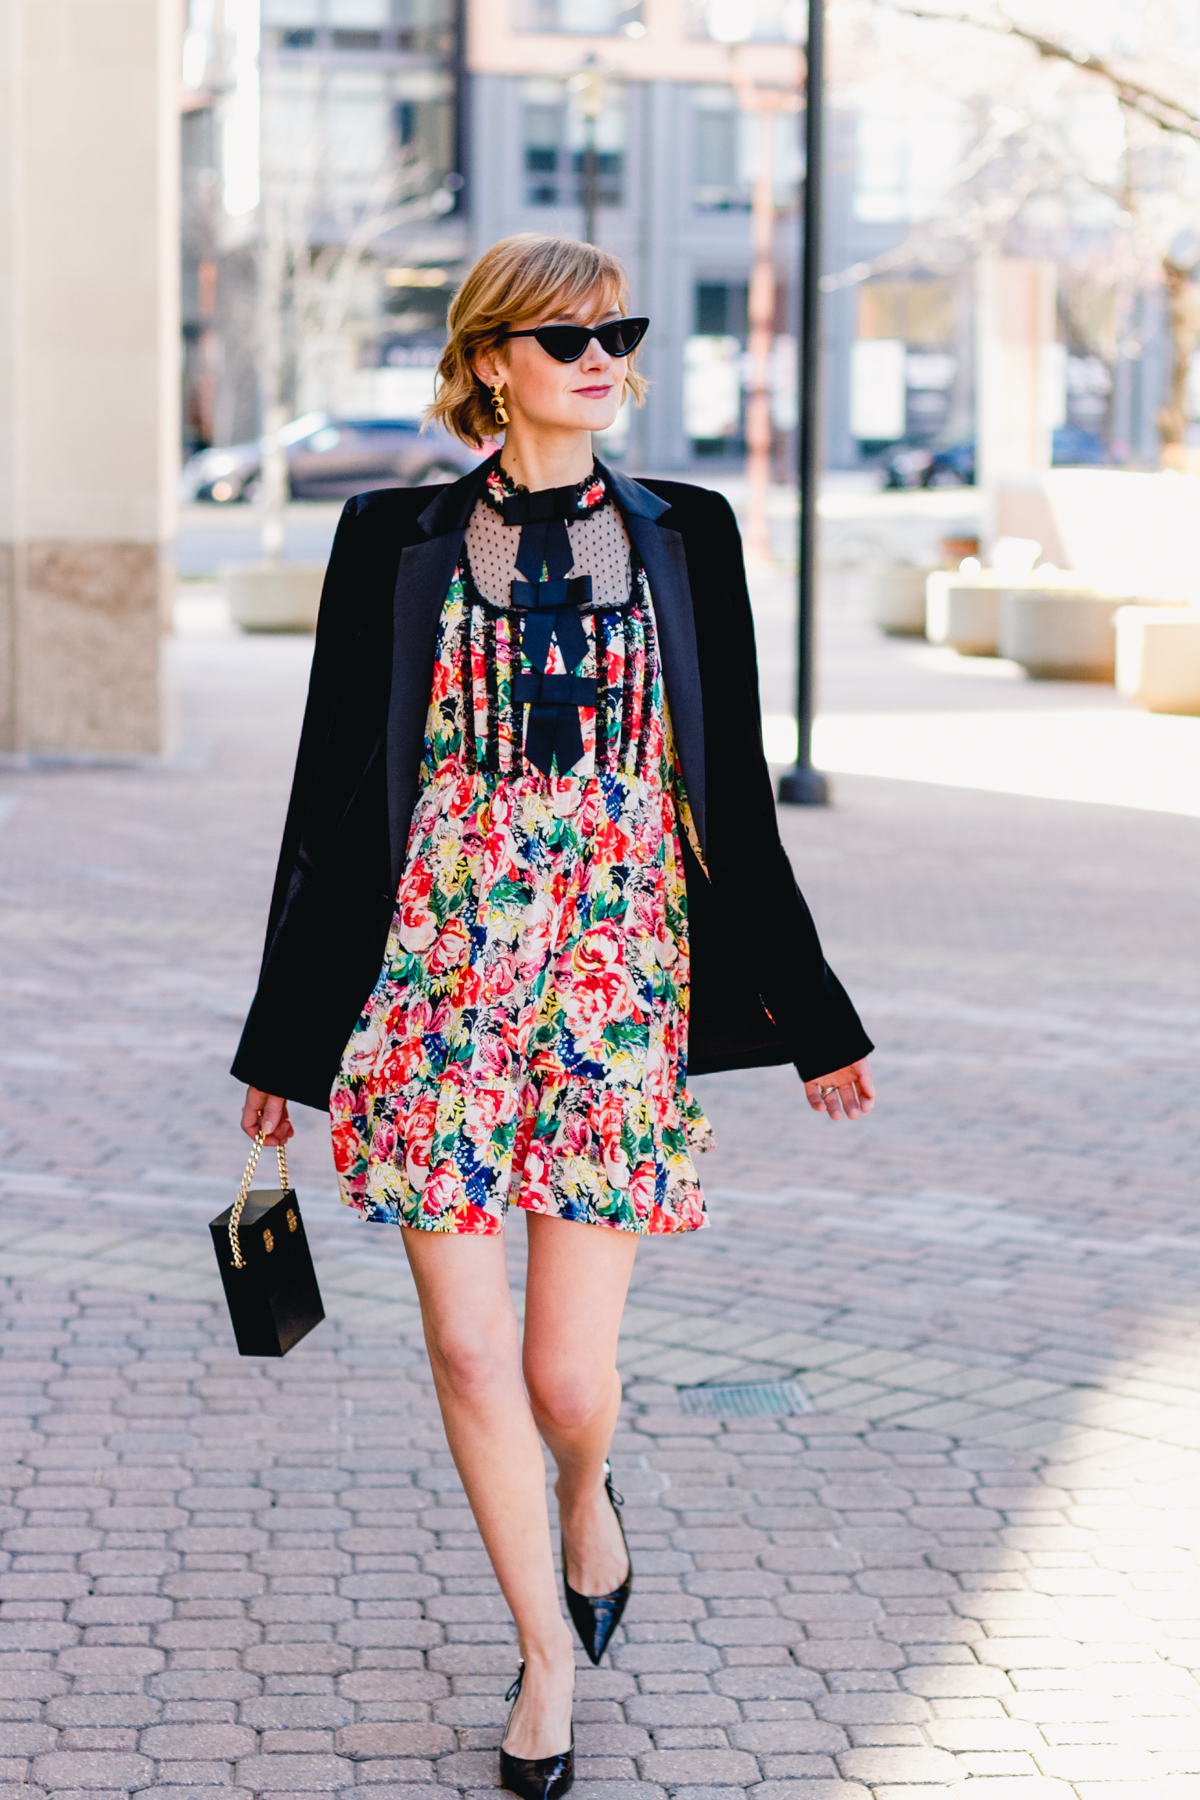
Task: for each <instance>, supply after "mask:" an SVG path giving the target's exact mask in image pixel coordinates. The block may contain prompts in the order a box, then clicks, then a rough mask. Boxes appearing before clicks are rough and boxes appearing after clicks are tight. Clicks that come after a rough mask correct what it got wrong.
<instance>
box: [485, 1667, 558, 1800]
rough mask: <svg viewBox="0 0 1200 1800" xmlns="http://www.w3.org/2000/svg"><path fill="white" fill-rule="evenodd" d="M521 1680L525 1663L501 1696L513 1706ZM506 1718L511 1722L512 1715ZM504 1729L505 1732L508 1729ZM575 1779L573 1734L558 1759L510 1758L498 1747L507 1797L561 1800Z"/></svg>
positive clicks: (530, 1799)
mask: <svg viewBox="0 0 1200 1800" xmlns="http://www.w3.org/2000/svg"><path fill="white" fill-rule="evenodd" d="M524 1679H525V1664H524V1663H521V1664H519V1666H518V1668H517V1678H516V1680H515V1681H514V1682H513V1684H512V1686H511V1687H510V1688H509V1690H508V1692H507V1694H505V1696H504V1698H505V1699H506V1700H511V1701H512V1703H513V1705H514V1707H515V1706H516V1703H517V1695H518V1694H519V1693H520V1692H521V1683H522V1681H524ZM508 1717H509V1720H510V1722H511V1720H512V1713H511V1712H510V1713H509V1715H508ZM505 1729H506V1731H507V1727H506V1728H505ZM574 1779H575V1733H574V1731H572V1733H571V1742H570V1745H569V1747H568V1748H567V1749H566V1750H563V1751H560V1752H559V1754H558V1755H557V1756H510V1755H509V1753H508V1751H507V1750H506V1749H505V1748H504V1746H503V1745H501V1747H500V1786H501V1787H506V1788H507V1789H508V1791H509V1793H510V1794H520V1796H521V1800H560V1795H562V1794H565V1793H566V1791H567V1789H568V1788H569V1787H570V1786H571V1783H572V1782H573V1781H574Z"/></svg>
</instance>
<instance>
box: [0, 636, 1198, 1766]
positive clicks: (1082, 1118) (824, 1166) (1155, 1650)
mask: <svg viewBox="0 0 1200 1800" xmlns="http://www.w3.org/2000/svg"><path fill="white" fill-rule="evenodd" d="M854 642H855V640H854V634H853V629H852V628H851V626H850V625H847V626H846V627H845V628H844V630H843V632H842V637H841V641H840V644H839V645H838V646H835V648H837V649H838V654H839V655H840V656H841V659H842V660H841V662H840V663H839V664H838V665H837V666H838V667H839V668H851V667H852V664H853V656H852V654H851V653H852V652H853V649H854ZM172 649H173V654H174V656H175V658H176V660H177V663H178V666H179V671H180V676H181V681H182V685H183V698H184V704H185V718H184V725H185V743H184V749H183V752H182V753H181V754H180V756H179V757H178V758H177V759H176V761H175V763H174V765H173V766H172V767H171V768H169V769H166V770H158V771H150V770H140V771H139V770H132V771H131V770H118V769H93V770H78V769H76V770H55V769H37V770H27V771H18V770H8V771H3V772H0V821H2V826H0V856H2V870H0V882H2V884H3V893H2V896H0V897H2V899H3V913H2V917H0V958H2V961H3V982H4V1003H3V1020H2V1037H0V1063H2V1065H3V1067H4V1069H5V1073H6V1078H7V1080H6V1094H7V1098H6V1103H5V1108H4V1115H3V1119H4V1123H3V1135H2V1136H0V1269H2V1271H3V1277H4V1279H3V1290H2V1291H3V1300H4V1310H3V1318H4V1330H3V1332H2V1333H0V1395H2V1396H3V1399H2V1402H0V1404H2V1409H3V1414H2V1417H0V1464H2V1465H3V1474H2V1475H0V1488H2V1489H3V1490H4V1491H3V1492H2V1493H0V1788H3V1794H2V1795H0V1800H29V1797H32V1800H40V1797H41V1795H43V1794H47V1795H54V1796H60V1797H62V1800H75V1797H78V1800H84V1797H85V1796H86V1800H101V1797H103V1796H112V1800H117V1796H119V1795H121V1794H123V1793H125V1792H129V1791H138V1792H141V1791H143V1790H153V1791H154V1793H155V1795H156V1796H158V1794H159V1791H160V1790H161V1791H162V1796H163V1800H166V1796H167V1794H170V1795H171V1796H172V1797H173V1800H201V1797H202V1796H203V1795H204V1794H206V1793H207V1792H208V1791H209V1790H211V1789H212V1788H214V1787H217V1788H221V1789H224V1790H226V1791H229V1792H232V1793H235V1794H236V1795H237V1796H239V1797H240V1796H243V1795H250V1794H259V1793H263V1794H268V1795H270V1796H272V1800H283V1796H286V1795H290V1794H295V1795H298V1796H299V1795H312V1794H314V1793H316V1794H322V1793H327V1792H328V1793H332V1792H335V1791H339V1790H341V1789H344V1788H357V1787H360V1786H362V1787H365V1788H366V1789H367V1790H368V1792H369V1793H370V1794H372V1795H374V1796H377V1797H378V1800H402V1797H404V1796H412V1795H413V1794H414V1792H415V1790H416V1788H421V1787H424V1788H429V1787H430V1786H431V1785H432V1784H440V1785H443V1786H447V1787H451V1788H456V1789H459V1790H461V1791H462V1792H464V1793H466V1794H475V1793H484V1792H490V1791H492V1790H493V1789H494V1785H495V1780H496V1746H497V1744H498V1743H499V1739H500V1735H501V1731H502V1725H503V1718H504V1714H505V1710H506V1709H505V1706H504V1702H503V1697H502V1696H503V1692H504V1689H505V1687H506V1685H507V1683H508V1681H509V1680H510V1678H511V1675H512V1672H513V1668H514V1663H515V1648H514V1634H513V1630H512V1626H511V1623H510V1621H509V1619H508V1616H507V1612H506V1609H505V1608H504V1606H503V1604H502V1602H501V1600H500V1598H499V1595H498V1593H497V1590H496V1587H495V1583H494V1581H493V1579H492V1577H491V1574H490V1571H489V1569H488V1565H487V1562H486V1558H485V1557H484V1555H483V1552H482V1549H481V1546H480V1544H479V1540H478V1537H477V1535H476V1533H475V1530H474V1527H473V1525H472V1521H471V1518H470V1515H469V1512H468V1511H467V1508H466V1506H465V1504H464V1499H463V1495H462V1491H461V1488H460V1486H459V1483H458V1480H457V1477H456V1475H455V1472H454V1469H453V1466H452V1464H451V1462H450V1458H449V1456H448V1454H447V1451H446V1446H445V1442H444V1438H443V1435H442V1431H441V1426H440V1422H439V1419H438V1415H437V1408H436V1405H435V1402H434V1399H433V1394H432V1389H431V1385H430V1379H429V1373H428V1367H427V1363H426V1360H425V1356H424V1351H423V1348H422V1344H421V1339H420V1331H419V1323H418V1318H417V1312H416V1307H415V1303H414V1298H413V1292H412V1287H411V1284H410V1282H409V1279H408V1276H407V1273H406V1271H405V1267H404V1262H403V1253H402V1250H401V1248H400V1245H399V1243H398V1241H397V1239H396V1236H395V1234H393V1233H392V1232H391V1231H388V1230H383V1229H379V1228H376V1229H371V1228H366V1227H361V1226H357V1225H355V1224H354V1223H353V1222H352V1221H351V1220H350V1219H349V1218H348V1217H345V1216H343V1214H342V1212H341V1209H340V1208H339V1207H338V1206H337V1203H336V1200H335V1198H334V1195H333V1189H332V1179H331V1173H330V1165H329V1157H328V1148H327V1143H326V1141H325V1137H324V1133H323V1131H322V1126H321V1121H320V1119H319V1118H318V1117H317V1116H316V1115H315V1114H305V1115H303V1116H302V1118H301V1119H300V1120H299V1125H300V1134H299V1137H298V1141H297V1145H296V1150H295V1154H294V1156H293V1166H294V1176H295V1180H296V1185H297V1187H298V1189H299V1192H300V1195H301V1200H302V1204H303V1207H304V1211H305V1216H306V1219H307V1220H308V1222H309V1226H310V1233H311V1236H312V1238H313V1242H314V1247H315V1252H316V1256H317V1261H318V1267H319V1270H320V1275H321V1281H322V1287H323V1290H324V1293H325V1298H326V1304H327V1308H328V1313H329V1317H328V1319H327V1322H326V1323H325V1324H324V1325H323V1326H322V1327H321V1328H320V1329H319V1330H318V1331H317V1332H315V1333H314V1334H313V1335H312V1336H311V1337H310V1338H309V1339H308V1340H306V1341H305V1343H303V1344H302V1345H301V1346H300V1347H299V1348H298V1349H297V1350H295V1351H294V1352H293V1353H292V1354H291V1355H290V1356H288V1357H287V1358H286V1359H284V1360H283V1361H279V1362H272V1361H267V1360H258V1359H249V1360H245V1361H243V1360H240V1359H239V1358H238V1357H237V1356H236V1354H235V1352H234V1347H233V1343H232V1337H231V1333H230V1330H229V1327H228V1324H227V1321H226V1319H225V1316H224V1312H223V1308H222V1305H221V1302H220V1292H219V1287H218V1283H217V1278H216V1272H215V1267H214V1266H213V1263H212V1257H211V1246H210V1244H209V1241H208V1234H207V1230H206V1220H207V1219H208V1217H210V1216H211V1215H212V1214H214V1213H216V1212H217V1211H219V1210H220V1209H221V1208H222V1207H223V1206H224V1205H226V1204H227V1203H228V1201H229V1199H230V1198H231V1196H232V1187H233V1184H234V1183H235V1181H236V1177H237V1173H238V1171H239V1169H240V1163H241V1155H242V1145H241V1140H240V1139H239V1136H238V1134H237V1131H236V1103H237V1091H236V1089H235V1088H234V1085H233V1083H232V1082H231V1081H230V1080H229V1078H228V1076H227V1075H226V1073H225V1070H226V1067H227V1063H228V1058H229V1053H230V1047H231V1042H232V1040H233V1038H234V1036H235V1034H236V1029H237V1024H238V1021H239V1019H240V1015H241V1013H242V1011H243V1010H244V1006H245V1002H246V998H247V995H248V992H249V990H250V987H251V985H252V981H253V974H254V968H255V964H256V959H257V951H258V944H259V937H260V932H261V926H262V913H263V904H264V897H265V889H266V885H267V882H268V880H269V873H270V865H271V862H272V858H273V854H274V845H275V839H276V836H277V832H278V825H279V819H280V814H281V810H282V804H283V793H284V786H285V782H286V777H287V769H288V763H289V759H290V754H291V744H292V742H293V741H294V731H295V721H296V715H297V708H298V705H299V702H300V698H301V696H302V688H303V679H304V666H305V658H306V654H307V647H306V646H305V645H304V644H303V643H301V642H299V641H294V640H275V641H264V640H260V641H250V640H241V639H236V638H232V637H224V636H220V635H212V636H196V637H189V638H185V639H181V640H178V641H177V642H176V643H175V644H174V645H173V646H172ZM866 653H867V651H866V648H864V655H866ZM869 654H870V657H871V658H872V659H873V661H872V665H871V666H872V669H873V675H872V680H873V681H874V683H875V689H874V690H873V691H877V690H878V687H879V682H880V679H881V677H880V673H879V671H880V668H881V666H882V665H881V664H880V660H879V658H880V655H881V654H882V653H881V652H880V651H878V650H877V649H870V651H869ZM889 654H890V652H889ZM906 667H907V665H906V664H905V662H904V658H903V655H902V653H901V652H900V651H899V650H897V651H896V652H895V655H894V658H893V661H892V662H891V663H890V664H888V665H887V668H886V670H885V673H888V676H889V679H891V680H892V681H893V682H894V683H895V684H896V688H897V691H898V692H900V693H901V694H902V693H903V688H904V682H905V680H906ZM923 679H924V678H923ZM972 691H974V690H973V689H972V688H971V686H970V682H969V680H968V678H967V677H966V675H964V676H963V678H962V691H961V692H960V691H959V686H958V684H957V683H956V681H955V679H954V678H953V677H947V678H946V688H945V693H946V699H945V705H946V707H947V708H948V709H954V708H956V707H962V706H963V705H964V704H965V703H966V702H965V701H964V698H963V695H964V694H967V695H968V699H969V694H970V692H972ZM838 696H839V703H841V704H845V705H847V706H852V705H853V689H852V683H850V682H849V681H848V680H847V679H844V678H843V679H841V685H840V687H839V688H838ZM1036 700H1037V703H1042V704H1046V705H1052V704H1054V703H1055V693H1054V690H1052V689H1046V690H1044V695H1043V691H1042V690H1039V692H1038V696H1036ZM897 703H898V704H902V703H903V701H902V700H901V701H898V702H897ZM785 831H786V835H787V838H788V842H789V846H790V848H791V850H792V853H793V856H794V859H795V861H796V865H797V868H798V869H799V871H800V872H801V875H802V879H803V881H804V884H805V887H806V890H807V891H808V892H809V895H810V898H811V899H812V902H813V904H814V907H815V909H816V911H817V914H818V918H819V920H820V923H821V925H822V928H823V931H824V934H825V937H826V940H827V942H828V944H829V946H830V951H831V956H832V957H833V958H834V960H835V961H836V964H837V966H838V968H839V970H840V972H841V973H842V974H843V975H844V976H845V978H846V979H847V981H848V983H849V984H850V985H851V986H852V989H853V991H854V992H855V994H856V996H857V997H858V998H859V999H860V1001H861V1004H862V1008H863V1011H864V1013H865V1015H866V1017H867V1020H868V1024H869V1026H870V1028H871V1029H872V1030H873V1032H874V1033H875V1035H876V1036H877V1037H878V1038H879V1041H880V1046H881V1048H880V1052H879V1055H878V1059H877V1061H878V1069H879V1074H880V1078H881V1082H882V1084H883V1097H882V1100H881V1105H880V1108H879V1111H878V1113H877V1114H876V1116H875V1118H874V1119H873V1120H872V1121H871V1122H870V1123H869V1124H868V1125H867V1126H865V1127H862V1128H856V1129H855V1130H854V1131H848V1130H846V1129H845V1128H841V1129H833V1128H831V1127H829V1126H828V1125H827V1124H825V1122H823V1121H818V1120H815V1119H812V1118H810V1117H809V1116H808V1115H807V1114H806V1112H804V1110H803V1109H802V1108H801V1106H800V1103H799V1088H798V1085H797V1084H796V1081H795V1077H794V1075H793V1074H791V1073H790V1072H789V1071H778V1070H776V1071H765V1072H750V1073H745V1074H740V1075H736V1076H728V1077H713V1078H709V1079H706V1080H704V1081H701V1082H700V1083H698V1089H699V1091H701V1093H702V1095H703V1099H704V1102H705V1104H706V1106H707V1107H708V1108H709V1110H710V1113H711V1116H712V1117H713V1119H714V1122H715V1124H716V1127H717V1131H718V1137H719V1149H718V1150H717V1152H716V1153H715V1154H714V1156H713V1157H712V1158H710V1160H709V1164H708V1167H707V1170H706V1180H707V1187H708V1191H709V1196H710V1205H711V1211H712V1216H713V1228H712V1229H711V1230H710V1231H708V1232H706V1233H702V1234H699V1235H697V1236H696V1237H694V1238H691V1239H689V1240H686V1241H681V1242H678V1243H663V1242H661V1241H655V1242H651V1243H648V1244H646V1245H645V1246H643V1248H642V1251H641V1253H640V1255H639V1262H638V1268H637V1273H636V1277H635V1287H634V1293H633V1297H632V1301H631V1304H630V1307H629V1311H628V1315H627V1319H626V1331H625V1334H624V1337H623V1340H622V1355H621V1362H622V1370H623V1374H624V1377H625V1381H626V1404H625V1409H624V1412H623V1415H622V1420H621V1425H620V1429H619V1433H618V1437H617V1440H616V1443H615V1446H614V1457H613V1460H614V1466H615V1470H616V1476H617V1480H618V1483H619V1485H620V1486H621V1488H622V1489H623V1491H624V1493H625V1495H626V1497H627V1501H628V1505H627V1508H626V1517H627V1523H628V1527H629V1535H630V1542H631V1546H632V1550H633V1555H634V1559H635V1564H636V1572H637V1582H636V1588H635V1594H634V1599H633V1603H632V1605H631V1607H630V1610H629V1612H628V1614H627V1617H626V1623H625V1625H624V1626H623V1628H622V1630H621V1631H620V1633H619V1634H618V1641H617V1643H616V1644H615V1647H614V1651H613V1653H612V1655H611V1656H610V1657H608V1658H606V1660H605V1665H604V1666H603V1667H602V1668H600V1669H598V1670H592V1669H591V1668H590V1667H588V1666H586V1665H585V1666H584V1667H581V1669H580V1671H579V1678H578V1688H577V1694H578V1701H577V1707H576V1733H577V1744H578V1751H579V1757H580V1779H579V1782H578V1784H577V1790H576V1791H577V1792H578V1793H579V1795H580V1800H663V1797H664V1796H666V1795H668V1794H669V1795H672V1796H679V1797H680V1800H723V1797H724V1796H727V1795H728V1794H729V1792H730V1790H733V1789H745V1790H748V1791H750V1792H752V1793H753V1794H754V1795H755V1796H758V1797H759V1800H791V1797H792V1796H794V1797H795V1800H834V1797H835V1796H837V1797H838V1800H868V1796H871V1797H872V1800H901V1797H903V1800H933V1797H934V1796H943V1795H954V1796H969V1797H970V1800H1071V1797H1076V1800H1135V1797H1138V1800H1140V1797H1141V1796H1152V1797H1153V1800H1197V1797H1200V1705H1198V1700H1200V1688H1198V1685H1197V1681H1196V1678H1195V1671H1196V1670H1197V1669H1200V1580H1198V1578H1197V1566H1196V1557H1195V1551H1196V1548H1197V1540H1198V1538H1200V1530H1198V1527H1197V1518H1198V1517H1200V1514H1198V1512H1197V1504H1198V1502H1200V1407H1198V1405H1197V1392H1198V1388H1200V1354H1198V1348H1197V1326H1196V1291H1197V1275H1198V1273H1200V1256H1198V1243H1197V1234H1196V1229H1195V1205H1194V1201H1195V1195H1196V1185H1195V1184H1196V1174H1195V1160H1194V1146H1195V1139H1196V1126H1197V1117H1196V1111H1197V1105H1196V1089H1195V1066H1196V1053H1195V1052H1196V1041H1195V1040H1196V1023H1197V1020H1198V1019H1200V994H1198V988H1200V971H1198V969H1197V960H1196V955H1195V923H1194V896H1195V892H1196V878H1197V874H1198V873H1200V869H1198V866H1197V865H1198V863H1200V854H1198V851H1200V829H1198V828H1197V826H1196V825H1195V823H1194V822H1193V821H1189V820H1180V819H1175V818H1165V817H1159V816H1156V815H1154V814H1152V813H1130V812H1120V811H1117V810H1116V809H1106V808H1096V807H1094V808H1083V807H1069V806H1065V805H1054V804H1049V803H1041V802H1034V801H1028V800H1016V799H1010V798H1006V797H1004V796H1001V795H992V794H986V795H974V794H966V793H957V792H954V791H953V790H944V789H938V790H928V789H920V788H915V787H909V786H906V785H903V784H897V783H888V782H882V781H880V782H871V781H865V780H859V781H851V780H849V779H847V780H844V781H840V782H839V784H838V805H837V807H836V808H835V809H834V810H831V811H830V812H828V813H822V814H813V815H808V814H801V815H794V814H793V815H788V816H787V817H786V818H785ZM730 942H731V952H733V953H737V954H743V955H752V954H753V946H752V945H748V944H746V943H744V942H743V941H741V940H740V939H739V934H738V927H737V921H736V920H731V922H730ZM509 1237H510V1240H511V1242H510V1246H509V1253H510V1259H511V1268H512V1275H513V1283H514V1291H515V1293H516V1296H517V1299H518V1303H519V1299H520V1292H521V1281H522V1246H523V1234H522V1232H521V1230H520V1227H519V1225H518V1226H517V1227H516V1228H515V1229H514V1230H513V1231H511V1232H510V1233H509ZM781 1375H787V1376H793V1375H795V1376H798V1377H799V1379H800V1380H801V1381H802V1382H803V1383H804V1385H805V1386H806V1387H807V1389H808V1391H809V1392H810V1393H811V1394H812V1396H813V1397H814V1399H815V1402H816V1406H817V1410H816V1412H815V1413H813V1414H811V1415H806V1416H803V1417H796V1418H786V1419H766V1420H761V1421H759V1420H740V1421H723V1420H719V1419H709V1418H704V1417H696V1416H690V1415H685V1414H683V1413H682V1412H681V1410H680V1407H679V1404H678V1392H677V1391H678V1388H679V1386H681V1385H686V1384H690V1383H694V1382H697V1381H706V1380H713V1379H717V1380H720V1379H756V1378H759V1377H771V1378H774V1377H777V1376H781ZM580 1660H581V1661H582V1660H583V1659H582V1655H581V1658H580ZM6 1783H7V1784H9V1785H8V1786H5V1785H4V1784H6ZM414 1784H415V1786H414Z"/></svg>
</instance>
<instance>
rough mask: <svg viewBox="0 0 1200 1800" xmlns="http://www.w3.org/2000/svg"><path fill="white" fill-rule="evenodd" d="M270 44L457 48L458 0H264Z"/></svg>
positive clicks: (433, 51)
mask: <svg viewBox="0 0 1200 1800" xmlns="http://www.w3.org/2000/svg"><path fill="white" fill-rule="evenodd" d="M261 5H262V24H263V29H264V31H265V32H266V33H267V42H268V44H272V43H273V44H275V45H277V46H278V48H280V49H281V50H312V49H317V50H333V51H337V52H341V53H350V54H353V53H356V52H358V53H361V52H364V51H365V52H372V51H380V50H383V51H396V50H401V51H410V52H412V51H416V52H419V53H421V54H427V55H440V54H449V52H450V51H451V50H452V49H453V31H454V23H455V0H261Z"/></svg>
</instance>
